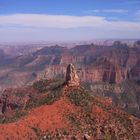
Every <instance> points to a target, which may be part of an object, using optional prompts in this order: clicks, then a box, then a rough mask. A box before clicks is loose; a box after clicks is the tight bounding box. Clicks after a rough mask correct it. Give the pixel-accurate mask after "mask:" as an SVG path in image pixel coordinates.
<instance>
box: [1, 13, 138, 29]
mask: <svg viewBox="0 0 140 140" xmlns="http://www.w3.org/2000/svg"><path fill="white" fill-rule="evenodd" d="M0 21H1V22H0V26H1V27H3V26H4V27H6V26H7V27H17V28H25V27H30V28H80V27H92V28H100V29H107V30H140V22H131V21H108V20H107V19H106V18H105V17H100V16H69V15H47V14H46V15H42V14H14V15H1V16H0Z"/></svg>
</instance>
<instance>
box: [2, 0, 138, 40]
mask: <svg viewBox="0 0 140 140" xmlns="http://www.w3.org/2000/svg"><path fill="white" fill-rule="evenodd" d="M139 38H140V0H0V42H20V41H26V42H28V41H30V42H32V41H36V42H37V41H76V40H79V41H80V40H81V41H82V40H92V39H139Z"/></svg>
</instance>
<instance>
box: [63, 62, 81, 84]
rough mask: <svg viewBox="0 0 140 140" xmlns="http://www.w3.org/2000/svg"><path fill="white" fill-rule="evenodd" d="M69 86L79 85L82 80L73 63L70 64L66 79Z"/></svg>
mask: <svg viewBox="0 0 140 140" xmlns="http://www.w3.org/2000/svg"><path fill="white" fill-rule="evenodd" d="M65 83H66V85H67V86H70V87H73V86H79V84H80V80H79V77H78V75H77V73H76V70H75V67H74V65H73V64H69V65H68V67H67V71H66V81H65Z"/></svg>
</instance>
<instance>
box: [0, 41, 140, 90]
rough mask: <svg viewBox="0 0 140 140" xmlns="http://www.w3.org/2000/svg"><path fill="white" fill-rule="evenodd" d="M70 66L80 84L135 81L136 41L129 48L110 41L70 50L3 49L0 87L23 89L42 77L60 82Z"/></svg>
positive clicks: (139, 74)
mask: <svg viewBox="0 0 140 140" xmlns="http://www.w3.org/2000/svg"><path fill="white" fill-rule="evenodd" d="M18 52H20V53H18ZM21 52H22V53H21ZM70 63H72V64H74V65H75V67H76V69H77V73H78V75H79V78H80V80H81V82H90V83H93V82H107V83H111V84H115V83H120V82H122V81H124V80H127V79H135V80H137V81H139V80H140V41H136V42H134V43H133V44H131V45H129V44H126V43H123V42H120V41H114V43H112V44H106V43H104V44H103V43H102V44H101V45H100V44H98V45H95V44H93V43H91V44H86V45H75V46H74V47H72V48H68V47H63V46H60V45H53V46H50V47H48V46H45V45H44V46H43V47H40V46H39V45H38V46H36V47H34V46H29V47H27V45H25V46H22V47H17V48H12V47H11V48H10V47H9V48H4V47H3V48H2V49H1V50H0V88H1V90H2V89H4V88H7V87H20V86H26V85H28V84H30V83H32V82H33V81H35V80H37V79H43V78H46V79H51V78H55V79H56V78H58V79H59V78H62V79H63V78H64V77H65V73H66V67H67V65H68V64H70Z"/></svg>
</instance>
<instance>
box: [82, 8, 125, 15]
mask: <svg viewBox="0 0 140 140" xmlns="http://www.w3.org/2000/svg"><path fill="white" fill-rule="evenodd" d="M127 12H128V10H125V9H102V10H100V9H94V10H87V11H84V13H116V14H123V13H127Z"/></svg>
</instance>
